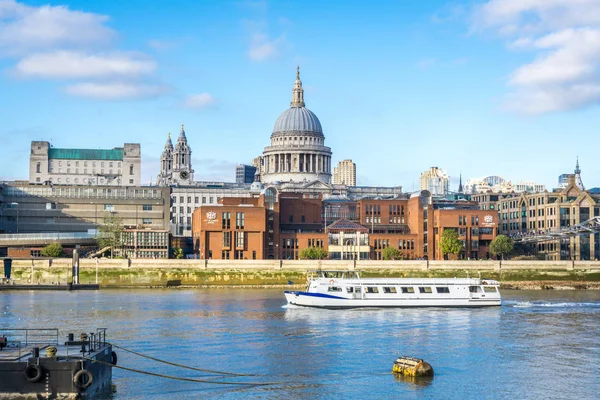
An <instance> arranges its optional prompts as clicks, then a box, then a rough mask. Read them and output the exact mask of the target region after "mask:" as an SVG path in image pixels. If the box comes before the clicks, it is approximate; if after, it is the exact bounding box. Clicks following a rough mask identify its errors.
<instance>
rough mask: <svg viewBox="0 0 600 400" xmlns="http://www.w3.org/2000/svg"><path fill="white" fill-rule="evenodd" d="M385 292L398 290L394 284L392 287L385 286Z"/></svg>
mask: <svg viewBox="0 0 600 400" xmlns="http://www.w3.org/2000/svg"><path fill="white" fill-rule="evenodd" d="M383 293H397V292H396V288H395V287H393V286H392V287H384V288H383Z"/></svg>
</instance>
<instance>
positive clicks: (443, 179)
mask: <svg viewBox="0 0 600 400" xmlns="http://www.w3.org/2000/svg"><path fill="white" fill-rule="evenodd" d="M449 185H450V178H449V177H448V174H447V173H446V171H444V170H442V169H440V168H438V167H431V168H429V170H427V171H425V172H423V173H422V174H421V179H420V189H421V190H429V191H430V192H431V194H432V195H433V196H445V195H446V194H448V191H449V187H450V186H449Z"/></svg>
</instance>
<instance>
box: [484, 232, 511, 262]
mask: <svg viewBox="0 0 600 400" xmlns="http://www.w3.org/2000/svg"><path fill="white" fill-rule="evenodd" d="M514 248H515V244H514V242H513V241H512V239H511V238H509V237H508V236H506V235H498V236H496V238H495V239H494V240H492V243H490V253H492V254H493V255H495V256H497V255H500V257H501V258H502V259H503V260H504V255H506V254H510V253H512V251H513V249H514Z"/></svg>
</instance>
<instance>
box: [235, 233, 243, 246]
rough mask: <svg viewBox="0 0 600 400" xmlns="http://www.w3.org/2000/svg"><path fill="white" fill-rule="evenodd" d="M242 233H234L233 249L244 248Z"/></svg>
mask: <svg viewBox="0 0 600 400" xmlns="http://www.w3.org/2000/svg"><path fill="white" fill-rule="evenodd" d="M244 245H245V243H244V232H236V233H235V247H236V248H238V249H240V248H241V249H243V248H244Z"/></svg>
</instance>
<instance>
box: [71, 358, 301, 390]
mask: <svg viewBox="0 0 600 400" xmlns="http://www.w3.org/2000/svg"><path fill="white" fill-rule="evenodd" d="M83 358H84V359H85V360H89V361H92V362H95V363H99V364H103V365H108V366H110V367H113V368H120V369H123V370H125V371H130V372H135V373H138V374H143V375H150V376H157V377H159V378H166V379H173V380H176V381H185V382H197V383H211V384H213V385H241V386H269V385H281V384H288V383H290V382H230V381H217V380H208V379H197V378H185V377H182V376H174V375H166V374H159V373H157V372H150V371H142V370H141V369H134V368H129V367H123V366H122V365H113V364H111V363H109V362H106V361H100V360H94V359H93V358H89V357H83Z"/></svg>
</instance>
